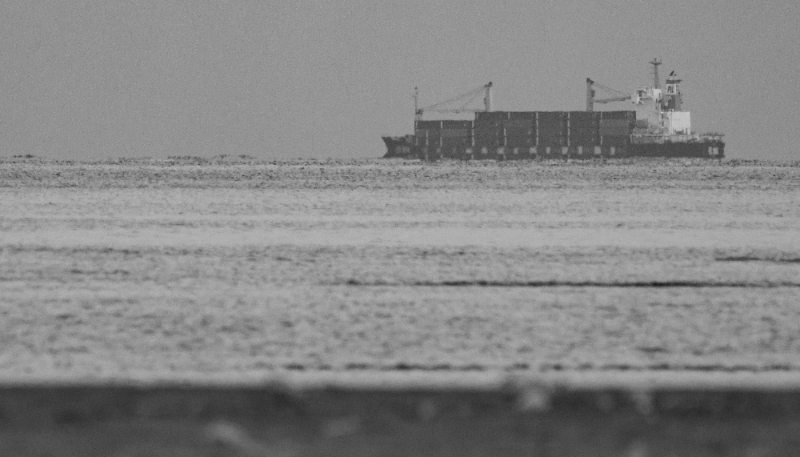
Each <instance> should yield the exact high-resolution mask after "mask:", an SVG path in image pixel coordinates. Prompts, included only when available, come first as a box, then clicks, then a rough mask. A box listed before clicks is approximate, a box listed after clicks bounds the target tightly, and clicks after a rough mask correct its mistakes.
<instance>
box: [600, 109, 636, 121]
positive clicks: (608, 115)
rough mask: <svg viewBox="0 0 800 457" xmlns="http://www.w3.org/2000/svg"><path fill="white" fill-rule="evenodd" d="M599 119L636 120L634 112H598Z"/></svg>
mask: <svg viewBox="0 0 800 457" xmlns="http://www.w3.org/2000/svg"><path fill="white" fill-rule="evenodd" d="M598 112H599V113H601V115H600V119H636V111H598Z"/></svg>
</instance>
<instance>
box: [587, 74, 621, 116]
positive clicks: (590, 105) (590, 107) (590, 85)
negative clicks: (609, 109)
mask: <svg viewBox="0 0 800 457" xmlns="http://www.w3.org/2000/svg"><path fill="white" fill-rule="evenodd" d="M594 86H597V87H599V88H600V89H603V90H604V91H606V92H610V93H612V94H617V95H616V96H614V97H609V98H600V99H597V98H594V95H595V91H594ZM630 99H631V95H627V94H625V92H622V91H619V90H616V89H612V88H610V87H607V86H604V85H602V84H600V83H598V82H595V81H592V80H591V79H590V78H586V111H594V104H595V103H611V102H623V101H625V100H630Z"/></svg>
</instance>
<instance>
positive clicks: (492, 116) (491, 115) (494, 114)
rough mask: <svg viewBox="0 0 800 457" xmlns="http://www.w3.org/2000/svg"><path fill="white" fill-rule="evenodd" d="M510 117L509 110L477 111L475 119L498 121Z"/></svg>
mask: <svg viewBox="0 0 800 457" xmlns="http://www.w3.org/2000/svg"><path fill="white" fill-rule="evenodd" d="M503 119H508V111H478V112H477V113H475V121H488V120H492V121H497V120H503Z"/></svg>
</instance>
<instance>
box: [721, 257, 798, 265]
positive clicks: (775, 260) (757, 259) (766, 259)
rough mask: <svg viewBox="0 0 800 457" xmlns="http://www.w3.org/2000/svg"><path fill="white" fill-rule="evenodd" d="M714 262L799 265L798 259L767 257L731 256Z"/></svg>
mask: <svg viewBox="0 0 800 457" xmlns="http://www.w3.org/2000/svg"><path fill="white" fill-rule="evenodd" d="M714 260H716V261H717V262H771V263H800V257H787V258H782V257H778V258H769V257H753V256H732V257H717V258H715V259H714Z"/></svg>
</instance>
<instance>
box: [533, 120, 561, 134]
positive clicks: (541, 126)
mask: <svg viewBox="0 0 800 457" xmlns="http://www.w3.org/2000/svg"><path fill="white" fill-rule="evenodd" d="M566 129H567V124H565V123H563V122H550V121H538V122H537V123H536V130H549V131H559V132H561V131H566Z"/></svg>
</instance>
